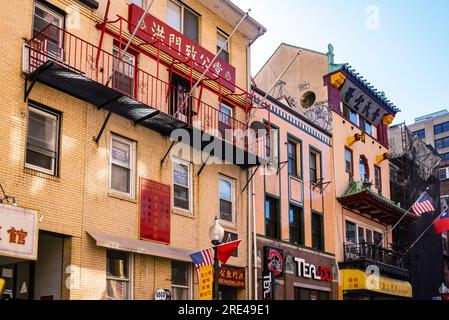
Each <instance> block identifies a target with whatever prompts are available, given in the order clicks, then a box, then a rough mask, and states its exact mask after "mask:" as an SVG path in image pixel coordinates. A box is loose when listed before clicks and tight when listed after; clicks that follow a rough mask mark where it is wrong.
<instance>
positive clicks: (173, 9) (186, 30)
mask: <svg viewBox="0 0 449 320" xmlns="http://www.w3.org/2000/svg"><path fill="white" fill-rule="evenodd" d="M199 21H200V18H199V15H198V14H197V13H195V12H193V10H192V9H190V8H188V7H187V6H185V5H184V4H182V3H180V2H178V1H173V0H169V1H168V8H167V24H168V25H169V26H170V27H172V28H173V29H175V30H176V31H178V32H180V33H182V34H183V35H185V36H186V37H188V38H189V39H191V40H193V41H195V42H196V43H199Z"/></svg>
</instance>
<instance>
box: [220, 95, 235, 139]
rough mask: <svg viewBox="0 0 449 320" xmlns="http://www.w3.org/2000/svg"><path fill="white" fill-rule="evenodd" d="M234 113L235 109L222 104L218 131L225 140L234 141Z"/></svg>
mask: <svg viewBox="0 0 449 320" xmlns="http://www.w3.org/2000/svg"><path fill="white" fill-rule="evenodd" d="M233 113H234V110H233V109H232V108H231V107H230V106H228V105H226V104H224V103H221V104H220V113H219V114H218V131H219V132H220V134H221V137H222V139H223V140H225V141H232V140H233V130H232V127H233V121H232V119H233V118H232V115H233Z"/></svg>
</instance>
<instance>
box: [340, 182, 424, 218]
mask: <svg viewBox="0 0 449 320" xmlns="http://www.w3.org/2000/svg"><path fill="white" fill-rule="evenodd" d="M337 200H338V201H339V202H340V203H341V204H342V205H343V207H346V208H348V209H351V210H357V211H359V212H360V214H367V215H369V216H371V217H372V218H373V219H378V220H379V221H380V222H381V223H384V224H387V225H392V224H395V223H397V222H398V221H399V220H400V219H401V218H402V217H403V216H404V215H406V216H405V218H404V219H403V220H404V221H413V220H414V219H416V216H415V215H413V214H412V213H410V212H407V211H406V210H404V209H403V208H401V206H400V205H399V204H397V203H395V202H394V201H392V200H390V199H388V198H386V197H384V196H383V195H382V194H379V193H377V192H375V191H373V190H372V189H371V183H363V182H361V181H355V180H354V178H353V177H351V178H350V179H349V186H348V188H347V189H346V191H345V192H344V193H343V195H341V196H340V197H338V198H337Z"/></svg>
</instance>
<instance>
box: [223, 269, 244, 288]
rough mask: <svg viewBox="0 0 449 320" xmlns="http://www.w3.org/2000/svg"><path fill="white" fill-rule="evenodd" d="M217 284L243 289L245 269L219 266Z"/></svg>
mask: <svg viewBox="0 0 449 320" xmlns="http://www.w3.org/2000/svg"><path fill="white" fill-rule="evenodd" d="M218 284H220V285H222V286H228V287H235V288H241V289H245V287H246V282H245V269H233V268H220V277H219V279H218Z"/></svg>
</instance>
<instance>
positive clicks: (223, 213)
mask: <svg viewBox="0 0 449 320" xmlns="http://www.w3.org/2000/svg"><path fill="white" fill-rule="evenodd" d="M219 184H220V219H221V220H224V221H228V222H233V198H234V196H233V181H232V180H231V179H227V178H223V177H222V178H220V182H219Z"/></svg>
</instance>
